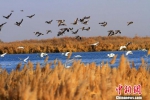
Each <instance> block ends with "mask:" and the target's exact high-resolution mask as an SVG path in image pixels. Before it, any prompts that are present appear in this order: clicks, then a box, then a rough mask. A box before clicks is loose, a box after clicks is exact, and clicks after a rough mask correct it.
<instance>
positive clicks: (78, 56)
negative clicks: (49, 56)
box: [74, 55, 82, 58]
mask: <svg viewBox="0 0 150 100" xmlns="http://www.w3.org/2000/svg"><path fill="white" fill-rule="evenodd" d="M74 57H75V58H81V57H82V56H81V55H75V56H74Z"/></svg>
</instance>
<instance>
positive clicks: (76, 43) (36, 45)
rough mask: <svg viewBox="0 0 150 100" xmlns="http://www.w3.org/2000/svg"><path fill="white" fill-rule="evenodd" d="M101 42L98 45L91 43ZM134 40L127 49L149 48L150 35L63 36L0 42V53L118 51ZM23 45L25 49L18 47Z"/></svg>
mask: <svg viewBox="0 0 150 100" xmlns="http://www.w3.org/2000/svg"><path fill="white" fill-rule="evenodd" d="M95 42H99V44H98V45H97V46H96V47H92V46H91V45H90V44H93V43H95ZM128 42H132V44H130V45H129V46H128V47H127V50H138V49H144V48H145V49H149V48H150V37H138V36H135V37H133V38H130V37H125V36H114V37H113V36H112V37H101V36H98V37H82V39H81V40H77V39H75V38H74V37H61V38H52V39H44V40H24V41H15V42H8V43H6V42H4V43H3V42H0V53H5V52H7V53H9V54H17V53H40V52H47V53H50V52H67V51H71V52H87V51H89V52H90V51H116V50H119V47H120V46H121V45H126V44H127V43H128ZM19 46H23V47H24V49H18V48H17V47H19Z"/></svg>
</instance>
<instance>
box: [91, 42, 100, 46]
mask: <svg viewBox="0 0 150 100" xmlns="http://www.w3.org/2000/svg"><path fill="white" fill-rule="evenodd" d="M98 44H99V42H96V43H93V44H90V45H93V46H97V45H98Z"/></svg>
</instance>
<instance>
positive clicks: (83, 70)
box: [0, 55, 150, 100]
mask: <svg viewBox="0 0 150 100" xmlns="http://www.w3.org/2000/svg"><path fill="white" fill-rule="evenodd" d="M143 60H144V59H142V63H144V61H143ZM54 65H55V68H54V69H51V68H50V66H51V64H50V63H46V65H44V66H40V64H39V63H37V65H36V68H35V69H33V64H32V62H28V63H27V64H26V65H24V66H23V69H22V70H19V69H20V67H21V65H20V64H19V65H18V66H17V67H16V70H13V71H12V72H10V73H9V74H8V73H7V71H6V70H3V71H2V72H1V73H0V80H1V82H0V100H115V96H117V95H118V93H117V91H116V87H118V84H122V85H125V84H126V85H132V86H133V85H138V84H141V86H142V88H141V89H142V97H143V100H150V72H149V71H147V70H146V67H143V66H144V65H142V64H141V65H142V66H140V67H139V69H135V68H134V67H130V65H129V62H128V60H127V58H125V56H124V55H122V56H121V58H120V64H119V66H118V68H111V67H110V66H109V64H108V63H106V64H104V63H103V64H102V65H101V66H96V64H95V63H90V64H84V63H82V62H81V61H74V62H73V64H72V67H70V68H68V69H67V68H64V65H63V64H62V63H61V62H60V61H58V64H56V63H54ZM122 95H125V94H124V92H122ZM136 95H137V94H136Z"/></svg>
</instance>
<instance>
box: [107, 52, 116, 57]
mask: <svg viewBox="0 0 150 100" xmlns="http://www.w3.org/2000/svg"><path fill="white" fill-rule="evenodd" d="M107 56H108V57H109V58H112V57H114V56H115V54H114V53H110V54H107Z"/></svg>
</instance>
